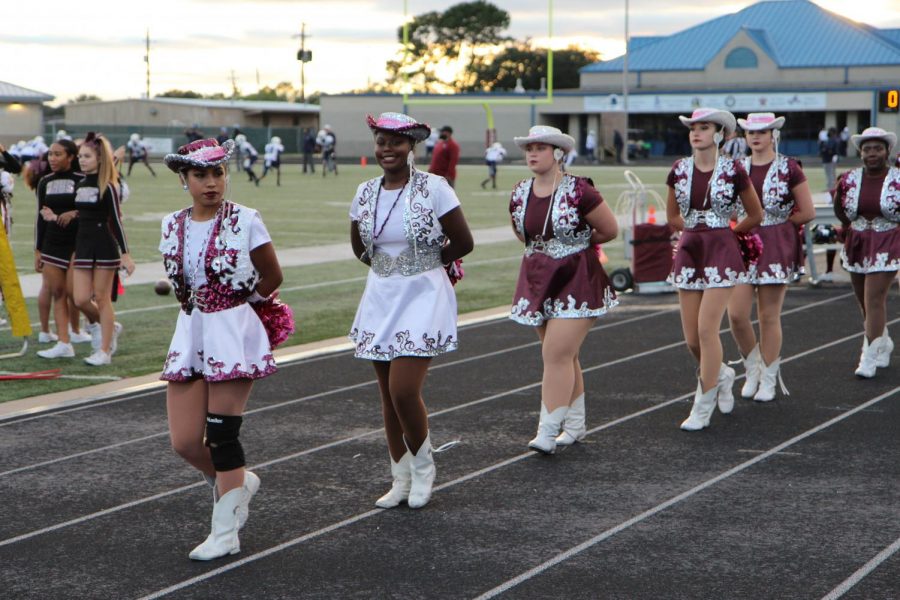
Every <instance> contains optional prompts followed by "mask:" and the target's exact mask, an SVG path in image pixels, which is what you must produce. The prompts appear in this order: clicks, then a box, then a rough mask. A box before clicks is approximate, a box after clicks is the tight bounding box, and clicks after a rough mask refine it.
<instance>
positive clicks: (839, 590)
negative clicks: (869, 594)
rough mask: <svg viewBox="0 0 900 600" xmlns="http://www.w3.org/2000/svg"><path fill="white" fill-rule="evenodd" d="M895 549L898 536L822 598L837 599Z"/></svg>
mask: <svg viewBox="0 0 900 600" xmlns="http://www.w3.org/2000/svg"><path fill="white" fill-rule="evenodd" d="M897 550H900V537H898V538H897V539H896V540H894V543H893V544H891V545H890V546H888V547H887V548H885V549H884V550H882V551H881V552H879V553H878V554H876V555H875V556H874V557H873V558H872V560H870V561H869V562H867V563H866V564H864V565H863V566H861V567H860V568H859V569H857V570H856V572H855V573H853V575H851V576H850V577H848V578H847V579H845V580H844V581H842V582H841V584H840V585H839V586H837V587H836V588H834V589H833V590H831V591H830V592H828V593H827V594H826V595H824V596H822V600H837V599H838V598H840V597H841V596H843V595H844V594H846V593H847V592H849V591H850V589H851V588H853V586H855V585H856V584H857V583H859V582H860V581H862V580H863V579H864V578H865V577H866V576H867V575H869V574H870V573H871V572H872V571H874V570H875V569H877V568H878V566H879V565H880V564H881V563H883V562H884V561H886V560H887V559H889V558H890V557H891V556H893V555H894V554H895V553H896V552H897ZM895 583H896V582H895Z"/></svg>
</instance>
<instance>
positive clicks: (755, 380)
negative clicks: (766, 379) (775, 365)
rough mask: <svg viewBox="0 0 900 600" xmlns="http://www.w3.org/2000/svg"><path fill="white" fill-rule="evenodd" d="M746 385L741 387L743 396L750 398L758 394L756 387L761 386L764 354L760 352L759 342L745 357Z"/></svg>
mask: <svg viewBox="0 0 900 600" xmlns="http://www.w3.org/2000/svg"><path fill="white" fill-rule="evenodd" d="M742 362H743V363H744V373H745V375H746V378H745V379H744V386H743V387H742V388H741V398H747V399H750V398H752V397H753V395H754V394H756V388H758V387H759V377H760V375H761V373H760V367H762V356H761V355H760V353H759V344H757V345H755V346H753V350H751V351H750V354H748V355H747V358H745V359H743V360H742Z"/></svg>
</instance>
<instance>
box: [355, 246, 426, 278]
mask: <svg viewBox="0 0 900 600" xmlns="http://www.w3.org/2000/svg"><path fill="white" fill-rule="evenodd" d="M440 266H442V263H441V254H440V252H436V253H433V252H429V253H424V252H419V254H418V257H416V255H415V254H414V253H413V252H410V251H409V250H404V251H403V252H401V253H400V254H399V255H397V256H391V255H389V254H385V253H384V252H376V253H375V256H373V257H372V267H371V268H372V270H373V271H374V272H375V274H376V275H378V276H380V277H387V276H389V275H394V274H398V273H399V274H400V275H404V276H406V277H409V276H410V275H416V274H418V273H424V272H425V271H430V270H431V269H435V268H437V267H440Z"/></svg>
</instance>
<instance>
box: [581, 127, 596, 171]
mask: <svg viewBox="0 0 900 600" xmlns="http://www.w3.org/2000/svg"><path fill="white" fill-rule="evenodd" d="M584 153H585V155H586V156H587V159H588V162H590V163H595V162H597V132H596V131H594V130H593V129H591V130H590V131H588V134H587V138H585V140H584Z"/></svg>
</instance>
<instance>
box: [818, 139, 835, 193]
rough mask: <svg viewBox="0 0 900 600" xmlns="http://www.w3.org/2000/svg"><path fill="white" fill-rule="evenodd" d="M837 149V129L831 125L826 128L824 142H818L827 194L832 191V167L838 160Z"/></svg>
mask: <svg viewBox="0 0 900 600" xmlns="http://www.w3.org/2000/svg"><path fill="white" fill-rule="evenodd" d="M838 150H840V140H839V138H838V132H837V129H835V128H834V127H831V128H829V129H828V133H827V135H826V138H825V141H824V142H819V155H820V156H821V157H822V167H823V168H824V169H825V186H826V188H827V189H826V190H825V191H826V192H828V193H829V194H830V193H832V192H833V191H834V168H835V165H837V162H838Z"/></svg>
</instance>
